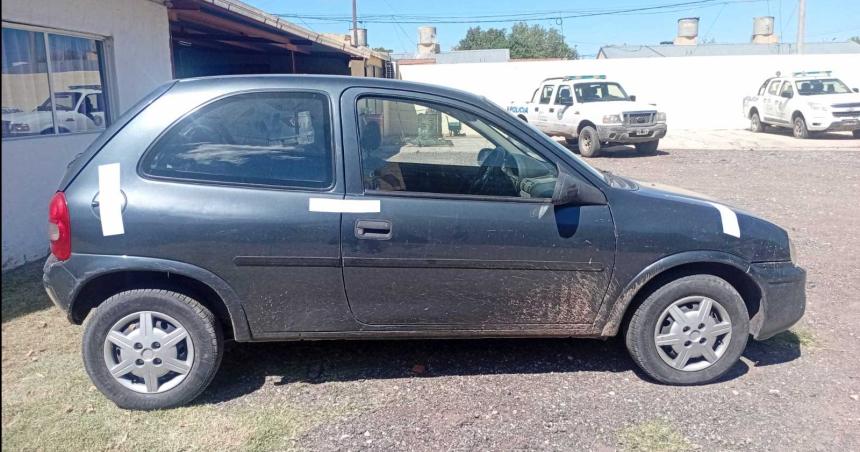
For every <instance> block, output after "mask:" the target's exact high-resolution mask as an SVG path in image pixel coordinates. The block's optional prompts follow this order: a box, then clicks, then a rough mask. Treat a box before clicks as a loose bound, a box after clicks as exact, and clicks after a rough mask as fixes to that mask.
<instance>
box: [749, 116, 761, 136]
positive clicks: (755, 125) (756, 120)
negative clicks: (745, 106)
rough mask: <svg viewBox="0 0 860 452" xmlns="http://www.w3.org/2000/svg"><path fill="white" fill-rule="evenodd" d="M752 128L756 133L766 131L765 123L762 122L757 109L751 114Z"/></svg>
mask: <svg viewBox="0 0 860 452" xmlns="http://www.w3.org/2000/svg"><path fill="white" fill-rule="evenodd" d="M750 130H752V131H753V132H755V133H761V132H764V123H762V122H761V117H760V116H759V115H758V112H757V111H754V112H752V114H751V115H750Z"/></svg>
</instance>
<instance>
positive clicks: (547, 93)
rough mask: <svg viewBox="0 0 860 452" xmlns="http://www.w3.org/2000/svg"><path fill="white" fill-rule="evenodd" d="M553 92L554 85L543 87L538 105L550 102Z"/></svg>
mask: <svg viewBox="0 0 860 452" xmlns="http://www.w3.org/2000/svg"><path fill="white" fill-rule="evenodd" d="M553 90H555V85H544V87H543V90H542V91H541V93H540V103H542V104H548V103H549V101H550V100H552V92H553Z"/></svg>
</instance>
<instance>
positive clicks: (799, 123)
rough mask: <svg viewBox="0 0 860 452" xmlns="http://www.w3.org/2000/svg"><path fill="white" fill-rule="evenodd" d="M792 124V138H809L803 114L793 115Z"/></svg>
mask: <svg viewBox="0 0 860 452" xmlns="http://www.w3.org/2000/svg"><path fill="white" fill-rule="evenodd" d="M793 124H794V127H792V132H794V138H800V139H806V138H809V129H808V128H807V127H806V120H805V119H803V115H797V116H795V117H794V121H793Z"/></svg>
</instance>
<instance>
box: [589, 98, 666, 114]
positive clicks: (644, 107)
mask: <svg viewBox="0 0 860 452" xmlns="http://www.w3.org/2000/svg"><path fill="white" fill-rule="evenodd" d="M577 106H578V107H580V108H581V109H583V110H586V109H587V110H588V111H590V112H595V113H597V114H603V115H620V114H622V113H624V112H628V111H658V109H657V107H656V106H654V105H651V104H646V103H644V102H631V101H629V100H622V101H614V102H587V103H581V104H578V105H574V107H577Z"/></svg>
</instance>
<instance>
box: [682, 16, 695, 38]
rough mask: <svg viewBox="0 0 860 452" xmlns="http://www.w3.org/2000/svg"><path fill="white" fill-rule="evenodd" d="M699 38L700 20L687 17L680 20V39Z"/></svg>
mask: <svg viewBox="0 0 860 452" xmlns="http://www.w3.org/2000/svg"><path fill="white" fill-rule="evenodd" d="M696 36H699V18H698V17H685V18H683V19H678V37H679V38H695V37H696Z"/></svg>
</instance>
